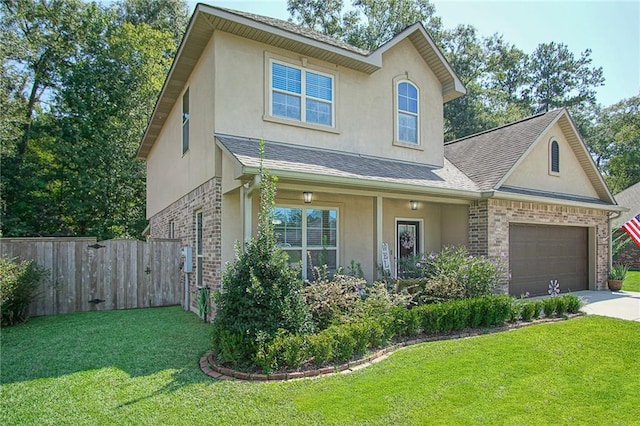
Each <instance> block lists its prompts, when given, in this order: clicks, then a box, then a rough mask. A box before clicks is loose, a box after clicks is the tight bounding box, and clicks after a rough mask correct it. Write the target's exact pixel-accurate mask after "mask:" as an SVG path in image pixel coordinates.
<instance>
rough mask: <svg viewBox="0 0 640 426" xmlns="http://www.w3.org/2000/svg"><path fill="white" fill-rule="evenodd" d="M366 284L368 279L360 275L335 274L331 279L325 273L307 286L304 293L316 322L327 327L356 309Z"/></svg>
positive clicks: (321, 326) (320, 327)
mask: <svg viewBox="0 0 640 426" xmlns="http://www.w3.org/2000/svg"><path fill="white" fill-rule="evenodd" d="M365 286H366V281H365V280H364V279H362V278H359V277H355V276H349V275H341V274H335V275H334V276H333V277H332V278H331V279H330V280H329V279H327V277H326V275H325V276H321V278H320V279H318V280H316V281H313V282H311V283H310V284H309V285H307V286H305V287H304V290H303V293H302V294H303V297H304V300H305V303H306V304H307V306H308V307H309V311H310V312H311V317H312V319H313V321H314V323H315V324H316V326H317V327H318V328H319V329H325V328H327V327H328V326H329V325H331V324H335V323H338V322H340V320H341V318H342V317H343V316H344V315H348V314H349V313H350V312H351V311H353V310H354V306H355V304H356V303H358V302H361V301H362V293H363V291H364V287H365Z"/></svg>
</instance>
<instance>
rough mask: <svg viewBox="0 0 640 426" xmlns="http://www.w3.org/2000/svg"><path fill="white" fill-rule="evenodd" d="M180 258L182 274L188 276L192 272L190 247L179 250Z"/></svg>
mask: <svg viewBox="0 0 640 426" xmlns="http://www.w3.org/2000/svg"><path fill="white" fill-rule="evenodd" d="M180 257H181V260H182V272H185V273H187V274H190V273H191V272H193V259H192V256H191V246H184V247H181V248H180Z"/></svg>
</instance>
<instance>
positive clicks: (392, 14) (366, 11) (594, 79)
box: [287, 0, 638, 189]
mask: <svg viewBox="0 0 640 426" xmlns="http://www.w3.org/2000/svg"><path fill="white" fill-rule="evenodd" d="M287 3H288V10H289V12H290V14H291V17H292V19H293V20H294V21H295V22H296V23H298V24H300V25H303V26H306V27H308V28H311V29H314V30H316V31H320V32H322V33H323V34H326V35H329V36H332V37H335V38H338V39H341V40H343V41H346V42H348V43H351V44H353V45H355V46H357V47H361V48H364V49H369V50H372V49H375V48H377V47H379V46H381V45H382V44H384V43H385V42H387V41H388V40H389V39H391V38H392V37H393V36H394V35H396V34H398V33H399V32H400V31H402V29H404V28H406V27H407V26H408V25H411V24H413V23H415V22H422V24H423V25H424V26H425V28H426V30H427V32H428V33H429V34H430V35H431V37H432V38H433V39H434V41H435V42H436V44H438V45H439V46H440V48H441V49H442V50H443V52H444V55H445V57H446V58H447V60H448V61H449V63H450V64H451V66H452V68H453V69H454V70H455V72H456V73H457V74H458V76H459V78H460V79H461V81H462V82H463V83H464V84H465V86H466V88H467V94H466V95H465V96H462V97H459V98H457V99H455V100H453V101H450V102H448V103H446V104H445V106H444V119H445V126H444V130H445V140H447V141H450V140H454V139H457V138H460V137H464V136H468V135H470V134H475V133H478V132H482V131H485V130H488V129H491V128H494V127H497V126H501V125H504V124H507V123H510V122H513V121H518V120H520V119H522V118H525V117H527V116H530V115H532V114H535V113H539V112H545V111H549V110H551V109H555V108H560V107H566V108H567V109H568V110H569V111H570V112H571V114H572V117H573V119H574V121H575V122H576V123H577V125H578V128H579V130H580V132H581V133H582V135H583V136H584V137H585V141H586V142H587V144H588V145H589V148H590V150H591V152H592V153H593V154H594V156H595V158H596V159H597V162H598V164H599V165H600V166H601V170H602V171H603V172H604V173H605V175H606V177H607V181H608V182H609V184H610V185H612V188H614V189H618V188H621V185H622V186H624V185H627V184H628V183H629V182H632V181H633V180H634V179H636V178H635V177H634V176H637V174H636V173H637V172H636V171H635V168H634V165H637V164H638V162H637V160H636V158H637V157H636V155H637V154H636V151H635V150H634V147H635V146H637V145H635V146H634V145H633V144H632V143H622V142H621V140H629V141H633V140H634V139H633V136H627V135H632V134H633V132H630V131H629V130H627V129H629V128H630V125H629V124H628V123H630V122H631V121H633V117H634V115H633V107H632V106H630V105H629V104H628V102H626V101H623V102H621V104H617V106H612V107H610V108H607V109H605V110H603V109H602V108H601V107H600V106H598V105H597V103H596V89H597V88H598V87H600V86H602V85H604V77H603V70H602V68H601V67H595V66H593V65H592V59H591V51H590V50H588V49H587V50H585V51H584V52H582V53H580V54H579V55H578V56H576V55H574V54H573V53H572V52H571V50H570V49H569V47H568V46H567V45H565V44H563V43H558V42H551V43H540V44H539V45H538V46H537V47H536V49H534V50H533V52H531V53H526V52H524V51H522V50H521V49H519V48H517V47H516V46H514V45H513V44H510V43H509V42H507V41H506V40H504V38H503V37H502V36H501V35H498V34H494V35H492V36H490V37H481V36H480V35H479V34H478V31H477V30H476V28H474V27H473V26H471V25H460V26H457V27H455V28H453V29H443V28H442V24H441V21H440V19H439V18H438V17H437V15H436V10H435V8H434V6H433V4H431V3H430V2H429V0H397V1H383V0H352V2H351V6H350V8H348V9H346V11H345V4H344V2H343V1H342V0H331V1H328V2H327V1H319V0H318V1H316V0H289V1H288V2H287ZM633 99H635V98H632V99H631V100H629V102H631V103H633ZM625 102H626V103H625ZM622 104H624V105H626V106H621V105H622ZM623 111H631V112H623ZM623 122H624V123H626V124H622V123H623ZM631 127H632V126H631ZM619 129H624V130H619ZM634 161H636V162H635V163H634ZM636 180H637V179H636Z"/></svg>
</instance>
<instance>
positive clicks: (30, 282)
mask: <svg viewBox="0 0 640 426" xmlns="http://www.w3.org/2000/svg"><path fill="white" fill-rule="evenodd" d="M47 275H48V271H47V270H46V269H45V268H43V267H41V266H39V265H38V264H37V263H35V262H33V261H31V260H23V261H19V260H17V259H9V258H6V257H2V258H0V323H1V324H2V325H3V326H5V325H13V324H17V323H20V322H24V321H26V320H27V318H28V316H29V304H30V303H31V302H32V301H33V300H34V299H35V298H36V297H37V295H38V287H39V286H40V284H41V283H42V281H43V280H44V279H45V278H46V276H47Z"/></svg>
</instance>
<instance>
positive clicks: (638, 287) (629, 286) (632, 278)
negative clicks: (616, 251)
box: [622, 271, 640, 292]
mask: <svg viewBox="0 0 640 426" xmlns="http://www.w3.org/2000/svg"><path fill="white" fill-rule="evenodd" d="M622 290H625V291H638V292H640V271H629V272H627V276H626V277H625V279H624V282H623V283H622Z"/></svg>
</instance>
